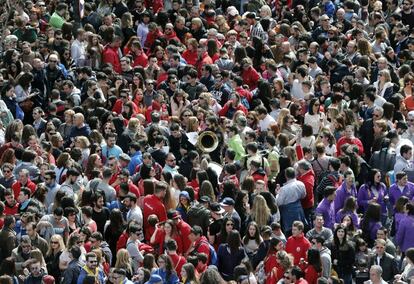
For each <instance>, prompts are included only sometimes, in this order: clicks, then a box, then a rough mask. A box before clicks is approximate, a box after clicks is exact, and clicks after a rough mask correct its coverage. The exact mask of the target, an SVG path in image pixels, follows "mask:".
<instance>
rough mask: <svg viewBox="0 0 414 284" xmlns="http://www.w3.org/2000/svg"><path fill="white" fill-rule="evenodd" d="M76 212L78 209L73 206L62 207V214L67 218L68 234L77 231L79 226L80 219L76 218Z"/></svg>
mask: <svg viewBox="0 0 414 284" xmlns="http://www.w3.org/2000/svg"><path fill="white" fill-rule="evenodd" d="M46 190H47V189H46ZM77 213H78V211H77V209H75V208H74V207H66V208H65V209H64V216H65V217H66V218H67V219H68V224H69V234H72V233H74V232H77V231H78V230H79V228H80V221H79V220H78V217H77Z"/></svg>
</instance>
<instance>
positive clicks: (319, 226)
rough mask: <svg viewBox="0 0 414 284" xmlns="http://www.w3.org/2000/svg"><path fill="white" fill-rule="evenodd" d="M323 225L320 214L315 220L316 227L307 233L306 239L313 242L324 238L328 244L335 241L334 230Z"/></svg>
mask: <svg viewBox="0 0 414 284" xmlns="http://www.w3.org/2000/svg"><path fill="white" fill-rule="evenodd" d="M323 225H324V219H323V216H322V215H320V214H317V215H315V218H314V220H313V226H314V227H313V229H311V230H309V231H308V232H307V233H306V238H307V239H308V240H311V239H314V238H317V237H322V238H323V239H324V240H325V241H326V242H327V243H330V242H331V241H332V240H333V233H332V230H331V229H329V228H326V227H324V226H323Z"/></svg>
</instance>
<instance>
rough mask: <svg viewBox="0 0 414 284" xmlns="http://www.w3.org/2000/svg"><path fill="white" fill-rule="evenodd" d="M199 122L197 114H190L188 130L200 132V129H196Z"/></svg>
mask: <svg viewBox="0 0 414 284" xmlns="http://www.w3.org/2000/svg"><path fill="white" fill-rule="evenodd" d="M199 126H200V125H199V122H198V118H197V117H195V116H190V117H189V118H188V127H187V132H198V129H195V128H196V127H197V128H198V127H199Z"/></svg>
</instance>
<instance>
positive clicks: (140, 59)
mask: <svg viewBox="0 0 414 284" xmlns="http://www.w3.org/2000/svg"><path fill="white" fill-rule="evenodd" d="M131 55H133V54H132V53H131ZM133 58H134V62H133V63H132V67H135V66H142V67H144V68H145V67H147V66H148V56H147V55H146V54H145V53H144V52H142V53H141V55H138V56H136V55H133Z"/></svg>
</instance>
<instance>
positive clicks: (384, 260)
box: [369, 239, 398, 282]
mask: <svg viewBox="0 0 414 284" xmlns="http://www.w3.org/2000/svg"><path fill="white" fill-rule="evenodd" d="M385 244H386V242H385V240H383V239H377V240H376V241H375V254H374V255H372V256H371V259H370V262H369V266H373V265H379V266H380V267H381V268H382V278H383V280H385V281H386V282H390V281H393V280H394V276H395V275H396V274H398V263H397V260H396V259H395V258H394V257H393V256H392V255H391V254H389V253H387V252H385Z"/></svg>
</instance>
